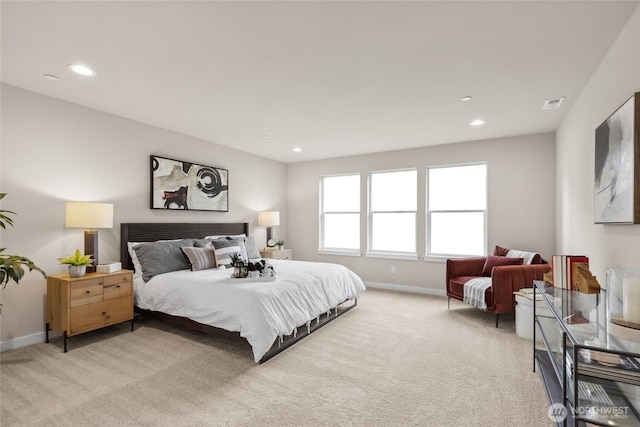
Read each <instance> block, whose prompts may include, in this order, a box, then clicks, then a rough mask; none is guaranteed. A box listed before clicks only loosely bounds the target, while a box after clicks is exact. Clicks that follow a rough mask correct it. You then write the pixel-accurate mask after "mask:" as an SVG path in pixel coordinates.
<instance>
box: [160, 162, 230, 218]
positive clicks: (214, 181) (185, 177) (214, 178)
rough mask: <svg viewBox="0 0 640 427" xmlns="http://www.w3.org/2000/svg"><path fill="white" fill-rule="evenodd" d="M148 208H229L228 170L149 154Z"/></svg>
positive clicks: (208, 209) (219, 210)
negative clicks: (149, 189) (149, 199)
mask: <svg viewBox="0 0 640 427" xmlns="http://www.w3.org/2000/svg"><path fill="white" fill-rule="evenodd" d="M151 209H174V210H192V211H193V210H198V211H217V212H228V211H229V171H228V170H226V169H221V168H216V167H213V166H203V165H198V164H195V163H191V162H185V161H181V160H173V159H167V158H164V157H159V156H151Z"/></svg>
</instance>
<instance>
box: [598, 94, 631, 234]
mask: <svg viewBox="0 0 640 427" xmlns="http://www.w3.org/2000/svg"><path fill="white" fill-rule="evenodd" d="M595 139H596V152H595V181H594V221H595V223H596V224H604V223H615V224H640V92H638V93H636V94H634V96H632V97H631V98H629V100H627V101H626V102H625V103H624V104H623V105H622V106H621V107H620V108H618V109H617V110H616V111H615V112H614V113H613V114H612V115H611V116H609V118H608V119H607V120H605V121H604V122H603V123H602V124H601V125H600V126H598V128H597V129H596V138H595Z"/></svg>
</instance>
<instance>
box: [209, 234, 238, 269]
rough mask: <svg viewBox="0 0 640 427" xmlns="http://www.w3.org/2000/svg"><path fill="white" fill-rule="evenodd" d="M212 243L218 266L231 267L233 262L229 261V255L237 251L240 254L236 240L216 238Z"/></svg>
mask: <svg viewBox="0 0 640 427" xmlns="http://www.w3.org/2000/svg"><path fill="white" fill-rule="evenodd" d="M212 243H213V248H214V249H213V250H214V253H215V256H216V264H217V266H218V267H220V266H225V267H232V264H233V263H232V262H231V255H233V254H236V253H237V254H240V256H242V251H241V249H240V245H238V242H237V241H235V240H227V239H216V240H214V241H213V242H212ZM243 259H246V258H243Z"/></svg>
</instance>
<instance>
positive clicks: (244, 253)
mask: <svg viewBox="0 0 640 427" xmlns="http://www.w3.org/2000/svg"><path fill="white" fill-rule="evenodd" d="M226 239H227V240H228V241H230V242H235V244H236V245H238V246H239V247H240V256H241V257H242V259H243V260H245V261H246V260H248V259H249V257H248V256H247V247H246V246H245V244H244V239H245V237H226Z"/></svg>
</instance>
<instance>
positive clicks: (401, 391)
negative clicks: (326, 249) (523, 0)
mask: <svg viewBox="0 0 640 427" xmlns="http://www.w3.org/2000/svg"><path fill="white" fill-rule="evenodd" d="M128 326H129V325H128V324H123V325H118V326H114V327H110V328H107V329H104V330H101V331H96V332H93V333H90V334H85V335H81V336H78V337H74V338H71V339H70V340H69V352H68V353H66V354H65V353H63V352H62V350H61V341H60V339H59V338H58V339H55V340H53V341H52V344H44V343H42V344H37V345H33V346H29V347H25V348H22V349H17V350H12V351H8V352H5V353H2V355H1V361H2V365H1V370H0V383H1V396H0V397H1V407H2V411H1V418H0V423H1V424H2V426H18V425H20V426H36V425H47V426H71V425H74V426H129V425H130V426H138V425H142V426H156V425H160V426H200V425H214V426H256V425H261V426H335V425H346V426H495V425H498V426H531V427H538V426H548V425H550V424H551V422H550V421H549V419H548V418H547V415H546V413H547V406H548V405H547V402H546V396H545V394H544V389H543V386H542V384H541V381H540V378H539V376H538V374H537V373H533V372H532V370H531V366H532V365H531V363H532V362H531V342H530V341H527V340H524V339H522V338H519V337H518V336H517V335H516V334H515V332H514V329H515V327H514V320H513V317H509V316H506V317H505V318H504V319H501V325H500V328H499V329H496V328H495V327H494V316H493V315H491V314H489V313H484V312H481V311H480V310H477V309H475V308H472V307H469V306H466V305H464V304H462V303H460V302H453V301H452V306H451V310H447V301H446V298H440V297H432V296H421V295H415V294H407V293H399V292H398V293H396V292H388V291H380V290H371V289H370V290H367V291H366V292H365V293H364V295H363V297H362V298H361V299H360V301H359V305H358V307H357V308H356V309H354V310H352V311H351V312H349V313H347V314H346V315H344V316H342V317H341V318H339V319H337V320H336V321H334V322H332V323H330V324H329V325H327V326H325V327H324V328H321V329H320V330H318V331H317V332H315V333H314V334H312V335H311V336H309V337H307V338H306V339H304V340H302V341H301V342H299V343H298V344H296V345H294V346H293V347H291V348H290V349H288V350H287V351H285V352H284V353H282V354H280V355H278V356H276V357H275V358H274V359H271V360H270V361H268V362H267V363H265V364H263V365H256V364H254V362H253V358H252V354H251V351H250V348H249V345H248V344H247V343H246V341H242V340H234V339H232V338H228V337H227V338H221V337H216V338H214V337H210V336H206V335H202V334H199V333H195V332H190V331H185V330H182V329H178V328H175V327H172V326H169V325H166V324H164V323H160V322H158V321H155V320H146V321H143V322H141V323H139V324H138V325H137V327H136V330H135V332H129V329H128Z"/></svg>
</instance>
